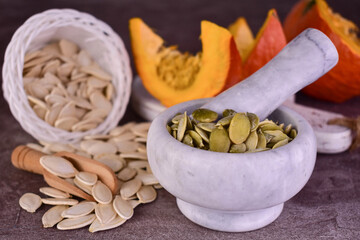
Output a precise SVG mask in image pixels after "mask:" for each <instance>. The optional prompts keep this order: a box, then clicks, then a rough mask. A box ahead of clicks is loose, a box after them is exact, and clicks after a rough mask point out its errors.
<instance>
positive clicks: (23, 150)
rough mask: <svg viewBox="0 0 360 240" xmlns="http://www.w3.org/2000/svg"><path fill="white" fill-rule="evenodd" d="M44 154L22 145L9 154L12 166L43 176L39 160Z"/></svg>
mask: <svg viewBox="0 0 360 240" xmlns="http://www.w3.org/2000/svg"><path fill="white" fill-rule="evenodd" d="M44 155H45V154H44V153H42V152H39V151H36V150H34V149H32V148H29V147H27V146H24V145H20V146H17V147H16V148H15V149H14V151H13V152H12V154H11V162H12V164H13V165H14V166H15V167H17V168H19V169H22V170H26V171H29V172H33V173H37V174H41V175H43V167H42V166H41V165H40V158H41V157H42V156H44Z"/></svg>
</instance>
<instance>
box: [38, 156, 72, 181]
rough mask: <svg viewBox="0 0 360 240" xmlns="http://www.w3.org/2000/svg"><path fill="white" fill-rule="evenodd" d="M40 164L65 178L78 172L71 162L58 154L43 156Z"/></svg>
mask: <svg viewBox="0 0 360 240" xmlns="http://www.w3.org/2000/svg"><path fill="white" fill-rule="evenodd" d="M40 164H41V166H42V167H43V168H45V169H46V170H47V171H49V172H50V173H52V174H54V175H56V176H59V177H63V178H70V177H75V175H76V173H77V170H76V169H75V168H74V166H73V165H72V164H71V162H69V161H68V160H66V159H65V158H62V157H58V156H42V157H41V158H40Z"/></svg>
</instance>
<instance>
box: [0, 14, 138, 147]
mask: <svg viewBox="0 0 360 240" xmlns="http://www.w3.org/2000/svg"><path fill="white" fill-rule="evenodd" d="M60 39H67V40H70V41H72V42H74V43H76V44H77V45H78V46H79V47H80V48H81V49H84V50H86V51H87V52H88V53H89V54H90V55H91V56H92V58H93V59H94V61H96V62H97V63H98V64H99V65H100V66H101V67H102V68H103V69H104V70H105V71H107V72H108V73H110V74H111V75H112V77H113V78H112V83H113V85H114V90H115V92H114V96H113V99H112V103H113V109H112V110H111V112H110V113H109V115H108V116H107V118H106V119H105V120H104V122H102V123H101V124H100V125H98V126H97V127H96V128H94V129H91V130H89V131H86V132H68V131H65V130H62V129H58V128H55V127H53V126H51V125H49V124H48V123H46V122H45V121H43V120H42V119H40V118H39V117H38V116H37V115H36V114H35V112H34V111H33V110H32V108H31V106H30V105H29V103H28V100H27V96H26V93H25V90H24V87H23V66H24V57H25V54H26V53H27V52H30V51H35V50H38V49H40V48H42V47H44V46H45V45H46V44H47V43H49V42H52V41H57V40H60ZM2 74H3V86H2V87H3V93H4V97H5V99H6V100H7V102H8V104H9V106H10V110H11V113H12V114H13V116H14V117H15V118H16V120H17V121H18V122H19V123H20V125H21V126H22V128H23V129H24V130H25V131H26V132H28V133H29V134H31V135H32V136H33V137H34V138H36V139H37V140H40V141H47V142H60V143H74V142H77V141H79V140H80V139H81V138H82V137H84V136H86V135H94V134H104V133H106V132H108V131H109V130H110V129H112V128H114V127H115V126H116V125H117V124H118V122H119V121H120V119H121V118H122V117H123V115H124V113H125V110H126V107H127V104H128V102H129V98H130V93H131V81H132V73H131V68H130V63H129V56H128V53H127V52H126V49H125V47H124V44H123V42H122V40H121V39H120V37H119V36H118V35H117V34H116V33H115V32H114V31H113V30H112V29H111V28H110V27H109V26H108V25H107V24H106V23H104V22H102V21H100V20H98V19H96V18H95V17H93V16H91V15H89V14H87V13H82V12H78V11H76V10H72V9H52V10H47V11H45V12H42V13H39V14H36V15H34V16H32V17H30V18H29V19H28V20H27V21H26V22H25V23H24V24H23V25H22V26H21V27H20V28H19V29H17V31H16V32H15V34H14V35H13V37H12V39H11V41H10V43H9V45H8V47H7V49H6V53H5V59H4V65H3V72H2Z"/></svg>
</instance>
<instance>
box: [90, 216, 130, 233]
mask: <svg viewBox="0 0 360 240" xmlns="http://www.w3.org/2000/svg"><path fill="white" fill-rule="evenodd" d="M125 222H126V219H123V218H122V217H120V216H117V217H116V218H114V219H113V220H112V221H111V222H109V223H106V224H102V223H101V222H100V221H99V220H98V219H95V221H94V222H93V223H92V224H91V225H90V227H89V232H92V233H94V232H98V231H104V230H109V229H112V228H116V227H119V226H120V225H122V224H123V223H125Z"/></svg>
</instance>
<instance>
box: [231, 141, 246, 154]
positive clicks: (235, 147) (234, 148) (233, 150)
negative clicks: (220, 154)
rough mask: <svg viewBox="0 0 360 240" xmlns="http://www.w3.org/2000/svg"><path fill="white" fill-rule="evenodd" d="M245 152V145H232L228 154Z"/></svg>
mask: <svg viewBox="0 0 360 240" xmlns="http://www.w3.org/2000/svg"><path fill="white" fill-rule="evenodd" d="M245 151H246V145H245V143H240V144H233V145H231V147H230V150H229V152H230V153H244V152H245Z"/></svg>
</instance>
